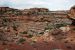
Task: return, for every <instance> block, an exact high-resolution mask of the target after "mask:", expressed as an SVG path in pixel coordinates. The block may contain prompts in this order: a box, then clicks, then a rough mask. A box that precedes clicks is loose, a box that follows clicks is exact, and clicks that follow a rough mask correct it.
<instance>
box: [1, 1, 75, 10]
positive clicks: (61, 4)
mask: <svg viewBox="0 0 75 50" xmlns="http://www.w3.org/2000/svg"><path fill="white" fill-rule="evenodd" d="M73 5H75V0H1V1H0V6H9V7H13V8H18V9H24V8H32V7H45V8H49V9H50V10H58V9H59V10H61V9H68V8H70V7H71V6H73Z"/></svg>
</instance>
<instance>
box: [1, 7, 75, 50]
mask: <svg viewBox="0 0 75 50" xmlns="http://www.w3.org/2000/svg"><path fill="white" fill-rule="evenodd" d="M74 17H75V7H74V6H73V7H72V8H71V9H70V10H60V11H50V10H48V9H47V8H30V9H24V10H19V9H14V8H9V7H0V50H75V48H74V47H75V18H74Z"/></svg>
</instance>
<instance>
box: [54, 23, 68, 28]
mask: <svg viewBox="0 0 75 50" xmlns="http://www.w3.org/2000/svg"><path fill="white" fill-rule="evenodd" d="M66 25H67V24H56V25H55V26H56V28H60V27H63V26H66Z"/></svg>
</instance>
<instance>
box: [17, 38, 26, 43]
mask: <svg viewBox="0 0 75 50" xmlns="http://www.w3.org/2000/svg"><path fill="white" fill-rule="evenodd" d="M25 41H26V39H23V38H20V39H19V40H18V43H23V42H25Z"/></svg>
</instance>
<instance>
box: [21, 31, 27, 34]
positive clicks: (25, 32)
mask: <svg viewBox="0 0 75 50" xmlns="http://www.w3.org/2000/svg"><path fill="white" fill-rule="evenodd" d="M20 33H21V34H28V32H27V31H24V32H20Z"/></svg>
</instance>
